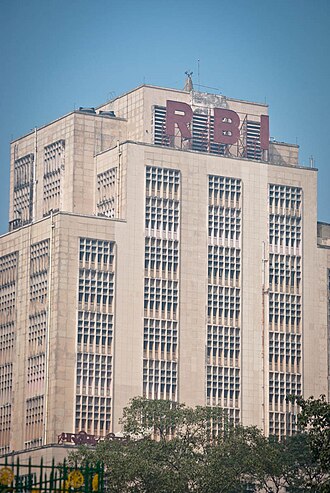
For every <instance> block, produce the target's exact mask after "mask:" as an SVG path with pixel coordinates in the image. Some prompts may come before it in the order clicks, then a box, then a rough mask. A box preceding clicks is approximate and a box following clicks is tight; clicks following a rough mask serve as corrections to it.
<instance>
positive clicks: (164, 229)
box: [143, 166, 180, 401]
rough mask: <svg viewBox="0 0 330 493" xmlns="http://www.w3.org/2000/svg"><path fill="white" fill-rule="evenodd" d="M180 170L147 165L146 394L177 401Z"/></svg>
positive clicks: (155, 397) (144, 386)
mask: <svg viewBox="0 0 330 493" xmlns="http://www.w3.org/2000/svg"><path fill="white" fill-rule="evenodd" d="M179 233H180V172H179V171H177V170H173V169H164V168H158V167H151V166H147V167H146V209H145V278H144V336H143V395H144V397H147V398H148V399H168V400H172V401H176V400H177V399H178V334H179V248H180V241H179V238H180V234H179Z"/></svg>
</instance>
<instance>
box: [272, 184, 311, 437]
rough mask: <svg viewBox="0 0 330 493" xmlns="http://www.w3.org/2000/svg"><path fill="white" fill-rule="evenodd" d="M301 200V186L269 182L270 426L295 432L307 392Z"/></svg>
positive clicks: (277, 430)
mask: <svg viewBox="0 0 330 493" xmlns="http://www.w3.org/2000/svg"><path fill="white" fill-rule="evenodd" d="M302 199H303V192H302V189H301V188H298V187H291V186H285V185H277V184H270V185H269V187H268V209H269V262H268V264H269V268H268V276H269V297H268V299H269V302H268V314H269V315H268V322H269V411H270V412H269V430H270V433H274V434H276V435H278V436H283V435H284V434H292V433H294V432H295V431H296V418H295V414H296V405H294V404H291V403H289V402H286V396H287V395H288V394H296V395H301V394H302V381H301V373H302V364H301V358H302V332H303V327H302V257H301V253H302Z"/></svg>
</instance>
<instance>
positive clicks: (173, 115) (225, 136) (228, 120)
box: [165, 100, 269, 151]
mask: <svg viewBox="0 0 330 493" xmlns="http://www.w3.org/2000/svg"><path fill="white" fill-rule="evenodd" d="M193 116H194V113H193V110H192V108H191V106H190V105H189V104H187V103H182V102H180V101H171V100H168V101H166V123H165V133H166V135H167V136H168V137H175V136H176V135H177V132H178V131H179V133H180V135H181V138H182V139H187V140H191V139H192V137H193V136H192V131H191V126H192V121H193ZM242 123H243V122H241V120H240V117H239V115H238V113H236V112H235V111H233V110H229V109H225V108H214V109H213V136H212V140H213V142H214V143H216V144H225V145H226V144H227V145H233V144H236V143H237V142H238V141H239V139H240V136H241V126H242ZM258 144H259V145H260V149H261V150H262V151H268V148H269V117H268V115H261V116H260V136H259V138H258Z"/></svg>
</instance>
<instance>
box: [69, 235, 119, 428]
mask: <svg viewBox="0 0 330 493" xmlns="http://www.w3.org/2000/svg"><path fill="white" fill-rule="evenodd" d="M79 267H80V268H79V289H78V327H77V363H76V425H75V428H76V432H79V431H81V430H83V431H85V432H86V433H90V434H92V435H97V436H105V435H107V434H108V433H110V431H111V416H112V378H113V369H112V357H113V332H114V293H115V243H114V242H110V241H103V240H97V239H90V238H80V244H79Z"/></svg>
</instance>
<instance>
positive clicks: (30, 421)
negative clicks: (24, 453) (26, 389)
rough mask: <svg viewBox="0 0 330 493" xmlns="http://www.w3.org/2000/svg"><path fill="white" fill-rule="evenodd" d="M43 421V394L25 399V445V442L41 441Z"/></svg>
mask: <svg viewBox="0 0 330 493" xmlns="http://www.w3.org/2000/svg"><path fill="white" fill-rule="evenodd" d="M43 422H44V396H43V395H37V396H34V397H31V398H29V399H27V400H26V414H25V446H27V443H31V442H32V443H33V442H34V441H36V442H37V443H42V433H43Z"/></svg>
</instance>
